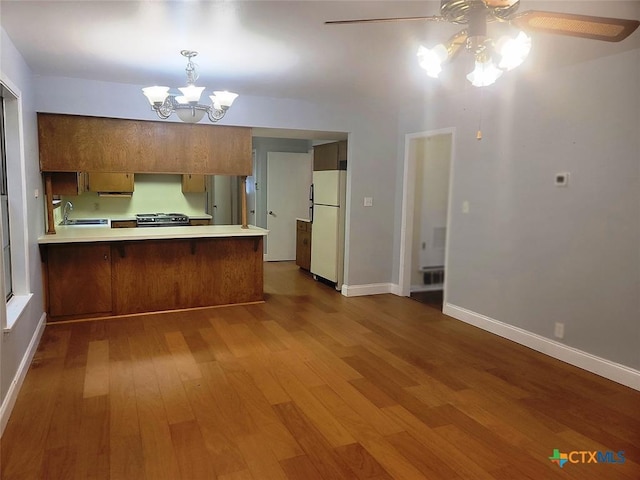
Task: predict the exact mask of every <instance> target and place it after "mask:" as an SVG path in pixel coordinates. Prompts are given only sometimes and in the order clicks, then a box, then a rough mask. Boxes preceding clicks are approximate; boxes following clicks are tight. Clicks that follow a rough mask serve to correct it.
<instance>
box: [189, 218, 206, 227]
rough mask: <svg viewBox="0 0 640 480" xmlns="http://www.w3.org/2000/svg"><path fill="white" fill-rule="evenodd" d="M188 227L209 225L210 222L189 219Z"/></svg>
mask: <svg viewBox="0 0 640 480" xmlns="http://www.w3.org/2000/svg"><path fill="white" fill-rule="evenodd" d="M189 225H190V226H192V227H198V226H202V225H211V220H209V219H208V218H190V219H189Z"/></svg>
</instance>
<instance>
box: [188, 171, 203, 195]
mask: <svg viewBox="0 0 640 480" xmlns="http://www.w3.org/2000/svg"><path fill="white" fill-rule="evenodd" d="M204 191H206V187H205V176H204V175H196V174H192V173H187V174H184V175H182V193H202V192H204Z"/></svg>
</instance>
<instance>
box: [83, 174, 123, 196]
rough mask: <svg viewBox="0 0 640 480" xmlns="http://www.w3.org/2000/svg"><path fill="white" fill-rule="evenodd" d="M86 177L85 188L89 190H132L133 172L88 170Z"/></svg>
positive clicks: (121, 191) (106, 191)
mask: <svg viewBox="0 0 640 480" xmlns="http://www.w3.org/2000/svg"><path fill="white" fill-rule="evenodd" d="M87 178H88V181H87V185H88V188H87V190H89V191H90V192H103V193H132V192H133V185H134V183H133V179H134V176H133V173H111V172H89V173H88V174H87Z"/></svg>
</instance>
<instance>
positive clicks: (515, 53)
mask: <svg viewBox="0 0 640 480" xmlns="http://www.w3.org/2000/svg"><path fill="white" fill-rule="evenodd" d="M496 50H497V51H498V53H499V54H500V55H501V56H502V59H501V60H500V63H499V64H498V66H499V67H500V68H502V69H504V70H513V69H514V68H516V67H517V66H519V65H520V64H522V62H524V61H525V59H526V58H527V56H528V55H529V52H530V51H531V37H529V36H528V35H527V34H526V33H524V32H520V33H519V34H518V36H517V37H516V38H510V37H503V38H501V39H500V40H499V41H498V44H497V46H496Z"/></svg>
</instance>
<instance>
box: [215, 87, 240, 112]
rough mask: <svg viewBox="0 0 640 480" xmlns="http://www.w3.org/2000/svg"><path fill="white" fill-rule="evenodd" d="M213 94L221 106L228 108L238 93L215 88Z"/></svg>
mask: <svg viewBox="0 0 640 480" xmlns="http://www.w3.org/2000/svg"><path fill="white" fill-rule="evenodd" d="M213 96H215V98H216V100H217V101H218V103H219V104H220V106H221V107H223V108H229V107H230V106H231V105H232V104H233V101H234V100H235V99H236V98H237V97H238V94H237V93H233V92H228V91H226V90H216V91H215V92H213ZM212 100H213V99H212Z"/></svg>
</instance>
